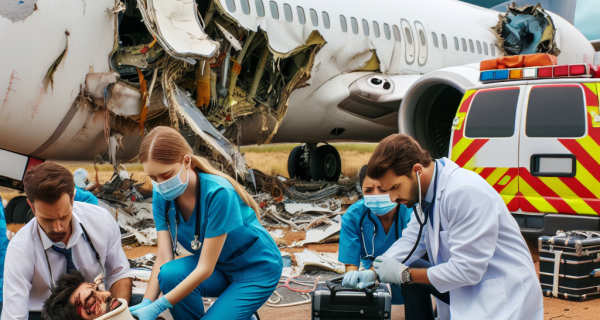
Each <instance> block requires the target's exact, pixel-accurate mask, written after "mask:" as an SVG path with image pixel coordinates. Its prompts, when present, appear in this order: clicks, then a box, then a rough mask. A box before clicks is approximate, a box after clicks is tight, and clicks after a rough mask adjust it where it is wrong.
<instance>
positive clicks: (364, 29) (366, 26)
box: [362, 19, 369, 37]
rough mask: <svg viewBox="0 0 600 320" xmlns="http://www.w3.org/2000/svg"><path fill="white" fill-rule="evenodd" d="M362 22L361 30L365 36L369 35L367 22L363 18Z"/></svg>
mask: <svg viewBox="0 0 600 320" xmlns="http://www.w3.org/2000/svg"><path fill="white" fill-rule="evenodd" d="M362 24H363V32H364V33H365V36H367V37H368V36H369V23H368V22H367V20H365V19H363V21H362Z"/></svg>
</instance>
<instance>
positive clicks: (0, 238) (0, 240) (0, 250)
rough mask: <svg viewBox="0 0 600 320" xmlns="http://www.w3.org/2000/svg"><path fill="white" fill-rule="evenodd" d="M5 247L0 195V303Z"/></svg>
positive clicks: (3, 219)
mask: <svg viewBox="0 0 600 320" xmlns="http://www.w3.org/2000/svg"><path fill="white" fill-rule="evenodd" d="M7 248H8V238H7V237H6V219H5V218H4V208H3V207H2V197H0V303H2V291H3V287H4V259H5V257H6V249H7Z"/></svg>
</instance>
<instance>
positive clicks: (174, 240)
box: [165, 177, 202, 256]
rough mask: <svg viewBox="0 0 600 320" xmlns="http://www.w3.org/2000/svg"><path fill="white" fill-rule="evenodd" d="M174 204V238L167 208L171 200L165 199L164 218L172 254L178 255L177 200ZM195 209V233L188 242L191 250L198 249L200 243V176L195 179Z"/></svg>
mask: <svg viewBox="0 0 600 320" xmlns="http://www.w3.org/2000/svg"><path fill="white" fill-rule="evenodd" d="M173 203H174V204H175V238H173V233H172V232H171V221H170V220H169V210H170V209H171V201H167V205H166V206H165V220H166V221H167V228H168V229H169V236H170V237H171V244H172V245H173V256H178V255H179V253H178V252H177V227H178V225H179V215H180V213H179V209H178V208H177V202H176V201H174V200H173ZM194 208H195V211H196V233H195V235H194V240H192V242H191V243H190V246H191V247H192V250H195V251H197V250H200V247H201V246H202V243H201V242H200V177H198V179H196V206H195V207H194Z"/></svg>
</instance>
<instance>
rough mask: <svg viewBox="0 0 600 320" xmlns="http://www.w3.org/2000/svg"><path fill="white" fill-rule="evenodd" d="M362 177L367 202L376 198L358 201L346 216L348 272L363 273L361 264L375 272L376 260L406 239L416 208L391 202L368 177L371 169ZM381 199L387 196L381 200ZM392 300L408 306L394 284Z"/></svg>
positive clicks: (343, 235) (343, 242) (343, 252)
mask: <svg viewBox="0 0 600 320" xmlns="http://www.w3.org/2000/svg"><path fill="white" fill-rule="evenodd" d="M359 175H360V185H361V188H362V192H363V195H364V196H365V198H366V200H370V199H368V197H372V198H375V199H374V201H367V203H366V204H365V199H362V200H360V201H357V202H356V203H354V204H353V205H351V206H350V208H348V210H347V211H346V213H345V214H344V215H343V216H342V230H341V232H340V252H339V257H338V260H339V261H340V262H342V263H344V264H345V265H346V272H351V271H357V270H359V267H360V265H361V264H362V266H363V267H364V269H371V268H372V265H373V260H375V257H378V256H380V255H382V254H383V253H384V252H385V251H387V249H388V248H389V247H391V246H392V244H393V243H394V242H396V240H398V239H399V238H400V237H402V230H403V229H405V228H406V226H407V225H408V222H409V221H410V217H411V214H412V209H409V208H407V207H406V206H405V205H403V204H401V205H398V204H396V203H394V202H391V201H390V200H389V196H388V195H387V193H385V192H381V191H380V190H379V189H378V188H377V187H378V186H379V183H378V182H377V181H375V180H372V179H371V178H369V177H367V166H364V167H362V168H361V170H360V174H359ZM377 196H383V197H382V198H381V200H378V197H377ZM372 198H371V199H372ZM384 198H385V199H384ZM386 200H387V201H386ZM361 230H362V231H361ZM348 274H350V275H352V274H356V273H348ZM356 275H357V274H356ZM345 281H351V280H350V279H345ZM392 297H393V301H392V302H393V303H394V304H404V299H402V294H401V293H400V288H399V287H398V286H396V285H392Z"/></svg>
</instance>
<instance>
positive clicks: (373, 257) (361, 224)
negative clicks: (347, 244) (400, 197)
mask: <svg viewBox="0 0 600 320" xmlns="http://www.w3.org/2000/svg"><path fill="white" fill-rule="evenodd" d="M395 210H396V217H394V221H395V222H396V224H395V229H396V240H398V239H399V238H400V235H399V233H398V228H399V227H400V226H399V225H398V220H399V219H400V218H399V216H400V205H397V206H396V209H395ZM369 211H371V209H367V210H366V211H365V213H364V214H363V216H362V218H361V219H360V234H361V236H362V245H363V248H364V249H365V256H364V257H362V259H364V260H370V261H375V236H377V224H376V221H375V219H374V218H373V217H372V216H371V215H370V214H369ZM365 217H368V218H369V221H371V224H372V225H373V238H372V239H371V249H372V250H371V254H369V253H368V251H367V245H366V241H365V229H364V228H365V226H364V224H363V222H364V221H365ZM403 225H404V223H403Z"/></svg>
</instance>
